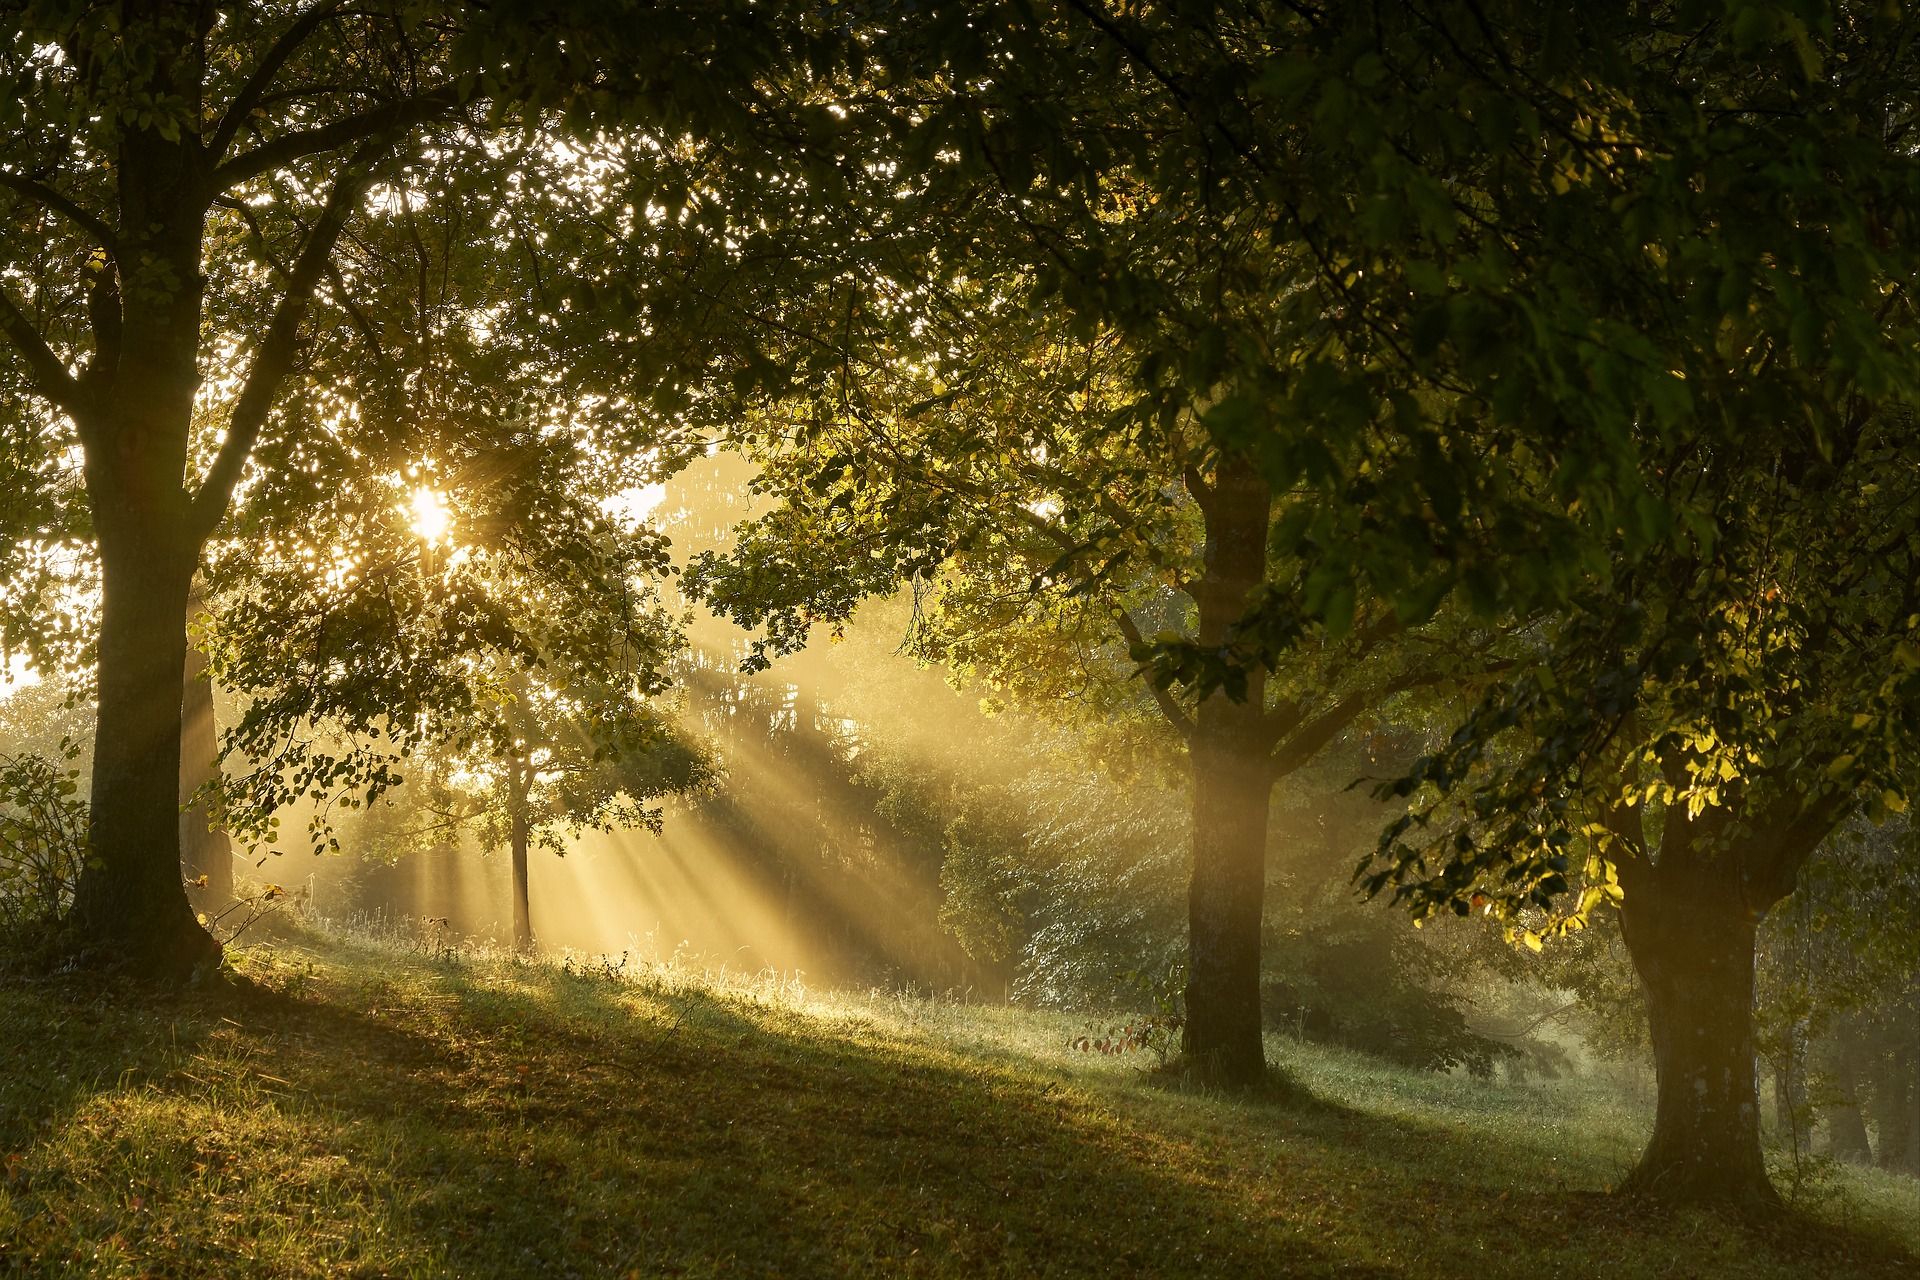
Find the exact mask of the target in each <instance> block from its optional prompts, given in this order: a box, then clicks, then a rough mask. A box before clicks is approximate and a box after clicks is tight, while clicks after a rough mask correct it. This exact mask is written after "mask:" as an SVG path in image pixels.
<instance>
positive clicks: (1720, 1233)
mask: <svg viewBox="0 0 1920 1280" xmlns="http://www.w3.org/2000/svg"><path fill="white" fill-rule="evenodd" d="M262 976H263V981H262V982H261V983H260V984H258V985H253V986H242V987H239V988H237V989H232V990H227V991H217V992H208V993H197V994H196V993H190V994H187V995H185V996H176V997H165V998H161V997H156V996H154V995H152V994H151V993H148V994H146V995H144V996H140V995H126V994H109V995H97V994H92V993H89V992H86V991H84V990H82V989H79V988H77V987H69V988H62V987H60V986H58V985H57V984H41V985H39V986H10V987H0V1034H5V1035H6V1036H7V1043H5V1045H4V1047H3V1048H0V1070H4V1071H5V1072H6V1075H5V1076H0V1158H5V1155H6V1153H7V1152H24V1153H25V1154H26V1161H25V1163H26V1165H27V1166H28V1168H27V1173H26V1176H23V1177H21V1178H18V1179H14V1178H13V1177H12V1175H11V1174H9V1175H8V1177H9V1182H8V1184H7V1188H6V1189H5V1190H4V1193H3V1194H0V1271H4V1270H6V1269H7V1266H8V1265H9V1264H19V1263H25V1264H26V1269H27V1270H28V1271H32V1270H33V1269H34V1267H35V1266H49V1265H52V1264H55V1263H64V1264H66V1265H68V1266H73V1267H75V1269H78V1270H88V1271H92V1272H93V1273H95V1274H114V1273H116V1271H118V1272H123V1273H125V1274H142V1273H148V1272H151V1273H157V1274H177V1275H197V1274H220V1275H276V1276H277V1275H306V1274H311V1275H320V1274H343V1273H344V1274H362V1275H369V1276H371V1275H383V1274H426V1275H442V1274H451V1275H460V1276H515V1277H518V1276H540V1275H556V1276H566V1275H582V1276H601V1275H615V1276H619V1275H627V1274H638V1275H643V1276H653V1275H712V1274H734V1275H769V1276H771V1275H778V1276H837V1275H860V1274H870V1275H932V1276H939V1275H954V1276H960V1275H964V1276H981V1275H986V1276H992V1275H1004V1276H1030V1275H1111V1274H1121V1275H1141V1276H1188V1275H1192V1276H1249V1277H1253V1276H1302V1277H1311V1276H1334V1275H1340V1276H1359V1277H1368V1276H1371V1277H1375V1278H1376V1280H1384V1278H1385V1277H1391V1276H1408V1277H1412V1276H1449V1275H1467V1276H1475V1277H1493V1276H1506V1275H1514V1276H1520V1275H1529V1276H1531V1275H1537V1274H1539V1273H1540V1271H1541V1269H1542V1268H1543V1267H1547V1268H1550V1269H1552V1270H1553V1271H1554V1272H1555V1273H1556V1274H1569V1275H1573V1274H1578V1275H1585V1274H1603V1273H1604V1274H1610V1275H1612V1274H1618V1275H1628V1276H1630V1275H1642V1274H1644V1275H1656V1274H1670V1273H1671V1274H1682V1273H1685V1271H1686V1270H1687V1269H1688V1268H1692V1269H1694V1270H1695V1271H1696V1272H1697V1273H1698V1274H1712V1275H1721V1274H1725V1275H1736V1274H1737V1275H1754V1276H1761V1275H1765V1276H1772V1275H1776V1274H1778V1275H1788V1274H1793V1275H1811V1276H1824V1275H1834V1276H1840V1275H1860V1276H1887V1277H1893V1276H1899V1275H1910V1274H1912V1273H1913V1259H1912V1258H1911V1257H1910V1256H1908V1255H1905V1254H1902V1253H1899V1252H1898V1251H1895V1250H1891V1249H1890V1248H1888V1247H1887V1246H1884V1245H1881V1244H1877V1243H1876V1242H1874V1241H1871V1240H1867V1239H1863V1238H1859V1237H1854V1236H1849V1235H1846V1234H1844V1233H1840V1232H1837V1231H1835V1230H1834V1229H1833V1228H1831V1227H1827V1226H1823V1225H1819V1224H1806V1223H1788V1224H1785V1225H1782V1226H1780V1227H1779V1228H1778V1229H1777V1230H1773V1229H1768V1230H1763V1231H1759V1232H1756V1231H1754V1230H1752V1229H1750V1228H1747V1227H1745V1226H1742V1225H1741V1224H1731V1223H1720V1222H1717V1221H1715V1220H1711V1219H1702V1218H1699V1217H1697V1216H1692V1217H1690V1216H1677V1217H1672V1218H1663V1217H1661V1216H1659V1215H1649V1214H1647V1213H1646V1212H1645V1211H1644V1210H1642V1209H1639V1208H1637V1207H1634V1206H1629V1205H1626V1204H1624V1203H1623V1202H1620V1201H1616V1200H1613V1199H1611V1198H1609V1197H1606V1196H1602V1195H1597V1194H1593V1193H1590V1192H1579V1191H1569V1190H1558V1189H1534V1190H1528V1189H1524V1188H1526V1187H1527V1186H1528V1185H1529V1183H1528V1181H1527V1179H1526V1178H1525V1177H1516V1176H1515V1174H1514V1171H1513V1170H1512V1169H1509V1170H1508V1171H1507V1175H1508V1176H1507V1177H1506V1178H1505V1180H1504V1185H1503V1184H1502V1180H1501V1178H1500V1176H1499V1174H1500V1171H1499V1169H1498V1168H1497V1166H1496V1164H1495V1162H1494V1159H1493V1158H1492V1157H1490V1156H1489V1155H1488V1153H1487V1152H1486V1151H1485V1150H1484V1149H1483V1148H1482V1147H1481V1146H1479V1145H1476V1144H1474V1143H1472V1142H1469V1141H1467V1140H1466V1139H1464V1138H1463V1137H1462V1135H1461V1134H1460V1133H1459V1132H1457V1131H1455V1130H1453V1129H1449V1128H1448V1127H1446V1126H1444V1125H1428V1124H1423V1123H1419V1122H1416V1121H1411V1120H1405V1119H1401V1118H1394V1117H1384V1116H1379V1115H1373V1114H1369V1113H1366V1112H1363V1111H1359V1110H1355V1109H1353V1108H1351V1107H1347V1106H1344V1105H1342V1104H1340V1103H1339V1102H1336V1101H1329V1100H1325V1099H1319V1098H1315V1097H1313V1096H1312V1095H1311V1094H1309V1093H1307V1092H1306V1091H1305V1090H1304V1089H1303V1088H1301V1087H1300V1086H1297V1085H1292V1084H1282V1085H1278V1086H1276V1087H1275V1088H1273V1089H1270V1090H1267V1091H1266V1092H1265V1095H1264V1096H1261V1097H1257V1098H1255V1099H1253V1100H1251V1101H1249V1100H1248V1099H1245V1098H1232V1099H1229V1098H1223V1097H1222V1096H1221V1095H1220V1094H1218V1093H1217V1091H1212V1090H1204V1089H1199V1088H1196V1087H1195V1086H1194V1085H1193V1084H1191V1083H1190V1082H1185V1081H1181V1080H1179V1079H1178V1078H1170V1079H1166V1080H1161V1081H1157V1082H1154V1083H1151V1084H1149V1086H1148V1088H1147V1090H1146V1091H1144V1093H1136V1094H1134V1095H1132V1097H1133V1100H1134V1101H1138V1102H1139V1103H1140V1104H1141V1105H1139V1106H1134V1105H1130V1104H1128V1105H1124V1106H1123V1107H1121V1108H1118V1109H1117V1110H1119V1111H1120V1112H1121V1114H1115V1112H1116V1108H1114V1107H1113V1106H1112V1105H1111V1103H1112V1102H1113V1099H1111V1098H1104V1099H1103V1098H1102V1097H1101V1096H1100V1095H1099V1093H1098V1092H1097V1091H1096V1093H1095V1094H1094V1095H1093V1096H1091V1097H1090V1096H1088V1094H1087V1093H1085V1092H1084V1091H1082V1090H1079V1089H1076V1088H1062V1087H1060V1086H1059V1085H1058V1084H1057V1083H1054V1082H1049V1081H1047V1080H1044V1079H1041V1078H1039V1077H1038V1075H1037V1073H1035V1072H1031V1071H1023V1070H1021V1069H1019V1067H1018V1066H1017V1065H991V1064H988V1063H984V1062H982V1061H980V1060H979V1059H977V1058H972V1057H968V1056H965V1055H963V1054H961V1053H958V1052H954V1051H950V1050H947V1049H944V1048H943V1047H942V1046H941V1045H940V1044H939V1043H937V1042H936V1041H932V1040H922V1039H915V1038H909V1037H904V1036H899V1035H895V1034H892V1033H889V1032H887V1031H884V1030H881V1029H877V1028H875V1027H873V1026H859V1025H854V1024H851V1023H838V1022H832V1021H828V1020H823V1019H819V1018H815V1017H811V1016H807V1015H804V1014H800V1013H796V1012H793V1011H791V1010H787V1009H783V1008H780V1007H771V1006H767V1005H760V1004H755V1003H753V1002H751V1001H749V1000H745V999H742V998H736V997H732V996H725V995H714V994H709V993H705V992H700V991H697V990H675V989H671V988H667V987H651V986H648V985H646V984H644V983H640V984H633V983H621V982H609V981H604V980H599V979H594V978H578V977H569V976H566V975H563V974H561V973H559V972H557V971H555V970H552V969H548V968H540V967H531V966H530V967H525V968H518V967H506V968H491V967H486V966H481V967H472V968H469V967H465V966H461V965H438V964H434V963H431V962H424V961H407V960H397V959H396V958H395V957H394V956H392V955H391V954H384V953H373V952H366V953H364V954H361V953H355V952H353V951H351V950H339V951H334V950H332V949H330V950H329V951H328V953H327V954H326V955H325V956H324V957H323V958H322V959H321V961H320V964H319V965H317V966H316V967H314V968H313V969H312V970H308V969H306V968H305V967H303V965H302V964H301V963H300V962H299V961H297V960H293V961H289V960H287V959H286V958H285V957H284V956H283V958H281V959H280V960H277V961H273V962H272V963H270V964H267V965H265V966H264V967H263V970H262ZM43 1070H44V1071H48V1072H50V1074H48V1075H46V1077H45V1078H44V1079H41V1080H39V1081H38V1082H36V1081H35V1080H34V1079H32V1078H31V1077H33V1076H35V1075H38V1074H41V1073H42V1072H43ZM108 1106H111V1107H112V1108H115V1109H116V1110H115V1113H114V1116H113V1120H112V1123H110V1124H109V1123H103V1122H100V1121H98V1120H97V1119H95V1117H96V1116H97V1115H98V1113H99V1112H100V1111H101V1110H102V1109H103V1108H106V1107H108ZM222 1125H226V1126H228V1128H229V1130H230V1136H228V1137H227V1138H225V1139H223V1145H222V1146H221V1151H220V1152H219V1153H217V1154H218V1156H219V1159H218V1160H217V1161H215V1160H213V1158H212V1157H211V1156H209V1155H208V1153H207V1151H206V1150H205V1149H204V1148H205V1147H206V1145H207V1144H205V1143H199V1142H198V1141H197V1139H196V1138H195V1135H194V1134H193V1133H184V1134H183V1133H182V1132H181V1130H182V1128H183V1127H185V1128H188V1129H192V1128H193V1127H194V1126H201V1127H202V1128H204V1129H206V1130H209V1131H213V1130H217V1129H219V1127H220V1126H222ZM129 1189H137V1194H135V1193H134V1191H132V1190H129ZM9 1197H10V1198H9ZM236 1201H243V1203H236ZM7 1212H11V1213H13V1215H14V1220H15V1221H16V1223H30V1224H35V1225H34V1226H33V1230H32V1231H31V1232H28V1231H25V1230H22V1231H19V1232H17V1233H16V1236H17V1239H24V1240H27V1241H28V1243H26V1244H24V1245H23V1244H19V1243H15V1244H14V1245H13V1246H12V1248H13V1250H14V1252H13V1253H11V1254H9V1252H8V1248H9V1246H8V1245H7V1243H6V1239H7V1232H6V1225H7V1224H6V1221H5V1214H6V1213H7ZM242 1237H244V1238H242ZM103 1239H104V1240H107V1241H109V1242H117V1244H116V1245H115V1248H114V1249H112V1250H109V1251H108V1252H107V1253H105V1254H102V1253H100V1252H99V1251H98V1245H97V1242H98V1241H100V1240H103ZM90 1248H92V1249H94V1250H95V1252H93V1253H89V1252H88V1250H89V1249H90ZM101 1258H105V1259H106V1261H105V1262H102V1261H100V1259H101ZM1756 1259H1757V1261H1756ZM1676 1260H1682V1261H1679V1262H1678V1263H1677V1262H1676ZM1722 1262H1725V1263H1726V1264H1727V1265H1725V1266H1721V1265H1720V1264H1721V1263H1722ZM1675 1265H1679V1267H1680V1269H1679V1270H1678V1271H1675V1270H1673V1267H1674V1266H1675Z"/></svg>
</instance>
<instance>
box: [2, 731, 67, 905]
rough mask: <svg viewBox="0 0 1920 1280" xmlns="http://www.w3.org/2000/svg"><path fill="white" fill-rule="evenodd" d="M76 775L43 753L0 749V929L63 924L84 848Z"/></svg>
mask: <svg viewBox="0 0 1920 1280" xmlns="http://www.w3.org/2000/svg"><path fill="white" fill-rule="evenodd" d="M79 790H80V784H79V778H78V775H77V774H75V773H74V772H73V771H71V770H68V769H64V768H62V767H61V766H60V765H58V764H56V763H55V762H53V761H51V760H49V759H47V758H46V757H45V756H39V755H33V754H30V753H29V754H21V755H0V931H3V932H4V933H5V935H6V936H7V937H10V938H22V937H25V936H28V935H29V934H31V933H36V932H40V931H43V930H45V929H47V928H50V927H52V926H55V925H58V924H60V923H61V922H62V921H63V920H64V919H65V918H66V914H67V910H68V908H69V907H71V906H72V905H73V886H74V882H75V881H76V880H77V879H79V876H80V867H81V864H82V863H83V862H85V860H86V856H87V802H86V801H85V800H82V799H80V798H79Z"/></svg>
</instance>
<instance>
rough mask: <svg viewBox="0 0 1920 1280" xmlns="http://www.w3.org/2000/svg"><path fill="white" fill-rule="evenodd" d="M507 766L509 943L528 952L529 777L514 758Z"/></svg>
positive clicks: (530, 917)
mask: <svg viewBox="0 0 1920 1280" xmlns="http://www.w3.org/2000/svg"><path fill="white" fill-rule="evenodd" d="M507 767H508V770H509V772H508V775H507V785H508V786H509V787H511V788H512V795H511V802H512V812H511V815H510V821H511V830H510V831H509V833H508V843H509V844H510V845H511V846H512V851H513V945H514V949H515V950H517V951H531V950H533V911H532V909H531V905H530V904H529V902H528V898H527V844H528V831H527V793H528V791H529V789H530V788H529V785H528V784H529V782H530V781H531V780H530V779H529V778H528V777H527V770H526V766H525V765H524V764H523V763H522V762H521V761H520V760H519V759H518V758H515V759H513V760H511V761H509V762H508V766H507Z"/></svg>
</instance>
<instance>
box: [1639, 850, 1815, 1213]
mask: <svg viewBox="0 0 1920 1280" xmlns="http://www.w3.org/2000/svg"><path fill="white" fill-rule="evenodd" d="M1669 856H1671V855H1669ZM1676 860H1677V859H1676ZM1648 871H1649V875H1650V876H1651V877H1652V879H1653V880H1654V884H1653V885H1651V886H1646V887H1643V888H1642V890H1641V892H1638V893H1636V892H1634V891H1633V890H1632V889H1629V890H1628V893H1627V895H1626V899H1625V901H1624V903H1623V904H1622V906H1621V913H1620V914H1621V928H1622V932H1623V933H1624V934H1625V936H1626V940H1627V949H1628V951H1629V953H1630V954H1631V955H1632V957H1633V964H1634V968H1635V969H1636V970H1637V971H1638V972H1639V975H1640V982H1641V986H1642V988H1643V990H1644V991H1645V994H1646V1001H1647V1021H1648V1025H1649V1030H1650V1031H1651V1032H1652V1038H1653V1055H1654V1069H1655V1073H1656V1077H1657V1080H1658V1100H1657V1101H1656V1103H1655V1104H1654V1122H1653V1137H1652V1139H1651V1140H1650V1141H1649V1142H1648V1143H1647V1149H1646V1151H1645V1153H1644V1154H1642V1155H1641V1157H1640V1163H1639V1164H1638V1165H1637V1166H1635V1168H1634V1169H1633V1171H1632V1172H1631V1173H1629V1174H1628V1175H1627V1177H1626V1180H1625V1181H1624V1182H1623V1183H1622V1184H1621V1187H1620V1190H1621V1191H1623V1192H1626V1193H1628V1194H1644V1195H1649V1196H1655V1197H1658V1198H1659V1199H1661V1200H1665V1201H1670V1202H1679V1203H1711V1202H1720V1203H1734V1204H1744V1205H1762V1206H1771V1205H1777V1204H1778V1203H1779V1193H1778V1192H1776V1191H1775V1190H1774V1187H1773V1184H1772V1183H1771V1182H1770V1181H1768V1179H1767V1170H1766V1164H1765V1162H1764V1160H1763V1159H1762V1157H1761V1154H1760V1103H1759V1095H1758V1091H1757V1088H1756V1083H1755V1078H1754V1037H1753V965H1754V936H1755V932H1756V926H1757V921H1756V920H1755V918H1754V915H1753V913H1752V912H1751V911H1750V910H1749V909H1748V908H1747V906H1746V905H1745V904H1744V903H1743V902H1741V901H1740V900H1739V895H1738V894H1736V893H1730V892H1728V889H1727V887H1726V886H1724V885H1717V884H1713V883H1710V882H1708V881H1707V880H1706V879H1705V878H1704V877H1701V878H1699V879H1700V882H1699V883H1695V884H1689V883H1687V882H1688V881H1689V880H1690V879H1693V877H1687V876H1685V875H1684V874H1681V873H1680V872H1678V871H1676V870H1674V869H1672V868H1671V867H1669V866H1668V865H1667V864H1666V861H1665V858H1664V857H1663V861H1662V865H1660V866H1658V867H1654V868H1649V869H1648Z"/></svg>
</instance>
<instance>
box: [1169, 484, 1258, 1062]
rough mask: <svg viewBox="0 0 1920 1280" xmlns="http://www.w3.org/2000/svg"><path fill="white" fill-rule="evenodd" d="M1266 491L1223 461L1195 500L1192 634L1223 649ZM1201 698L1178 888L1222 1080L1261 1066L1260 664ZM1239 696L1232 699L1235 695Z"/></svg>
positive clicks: (1198, 1013) (1185, 1037)
mask: <svg viewBox="0 0 1920 1280" xmlns="http://www.w3.org/2000/svg"><path fill="white" fill-rule="evenodd" d="M1271 505H1272V499H1271V495H1270V493H1269V490H1268V488H1267V485H1266V482H1265V481H1264V480H1263V479H1261V478H1260V476H1259V474H1258V472H1257V471H1255V470H1254V469H1253V467H1252V466H1251V465H1249V464H1246V463H1244V462H1240V461H1237V460H1229V461H1227V462H1225V463H1223V464H1222V466H1221V467H1220V470H1219V474H1218V477H1217V479H1216V480H1215V482H1214V484H1213V486H1212V488H1211V490H1210V491H1209V492H1208V493H1207V495H1206V496H1205V497H1204V498H1203V499H1202V501H1201V509H1202V514H1203V516H1204V518H1205V521H1206V530H1207V544H1206V555H1205V571H1204V573H1203V574H1202V577H1201V580H1200V581H1199V582H1198V583H1196V584H1194V586H1193V587H1192V589H1191V590H1192V594H1193V598H1194V601H1195V603H1196V604H1197V606H1198V608H1199V615H1200V616H1199V628H1198V637H1197V638H1198V639H1199V642H1200V643H1201V644H1203V645H1208V646H1219V645H1224V644H1225V643H1227V642H1228V640H1229V639H1230V638H1231V635H1230V633H1231V628H1232V627H1233V625H1234V624H1235V623H1237V622H1239V621H1240V619H1241V617H1242V616H1243V615H1244V614H1245V612H1246V608H1247V605H1248V603H1249V596H1250V595H1251V594H1252V592H1253V591H1254V590H1255V589H1256V588H1257V587H1258V586H1259V585H1260V584H1261V583H1262V582H1263V581H1264V580H1265V578H1266V568H1267V532H1268V521H1269V517H1270V512H1271ZM1245 676H1246V687H1245V688H1244V689H1242V690H1234V691H1232V693H1230V692H1229V691H1227V690H1224V689H1222V690H1219V691H1216V692H1215V693H1213V694H1212V695H1211V696H1209V697H1208V698H1206V699H1205V700H1204V701H1202V702H1201V704H1200V706H1199V708H1198V710H1197V712H1196V714H1195V717H1194V725H1193V733H1192V736H1191V738H1190V741H1189V756H1190V759H1191V762H1192V768H1193V871H1192V879H1191V881H1190V882H1189V886H1188V894H1187V928H1188V937H1187V993H1186V995H1187V999H1186V1004H1187V1008H1186V1025H1185V1028H1184V1029H1183V1032H1182V1036H1181V1047H1182V1049H1183V1050H1184V1052H1185V1054H1186V1057H1187V1059H1188V1061H1189V1062H1191V1063H1192V1064H1193V1065H1194V1066H1196V1067H1198V1068H1199V1069H1200V1070H1201V1071H1202V1072H1204V1073H1206V1074H1207V1075H1210V1076H1212V1077H1213V1078H1215V1079H1218V1080H1220V1081H1222V1082H1223V1083H1227V1084H1236V1085H1240V1084H1250V1083H1252V1082H1254V1081H1257V1080H1258V1079H1260V1078H1261V1076H1262V1075H1263V1074H1264V1073H1265V1070H1266V1056H1265V1052H1264V1047H1263V1045H1262V1043H1261V1025H1260V929H1261V913H1262V911H1263V910H1264V908H1265V900H1266V852H1267V809H1268V806H1269V804H1270V802H1271V797H1272V791H1273V779H1272V774H1271V771H1270V767H1269V765H1268V761H1267V750H1268V748H1269V746H1270V744H1269V743H1268V742H1267V741H1266V740H1265V735H1264V718H1265V710H1266V707H1265V704H1266V672H1265V670H1264V668H1257V667H1256V668H1254V669H1252V670H1248V671H1246V672H1245ZM1234 693H1237V694H1238V695H1239V696H1238V697H1235V696H1233V694H1234Z"/></svg>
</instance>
